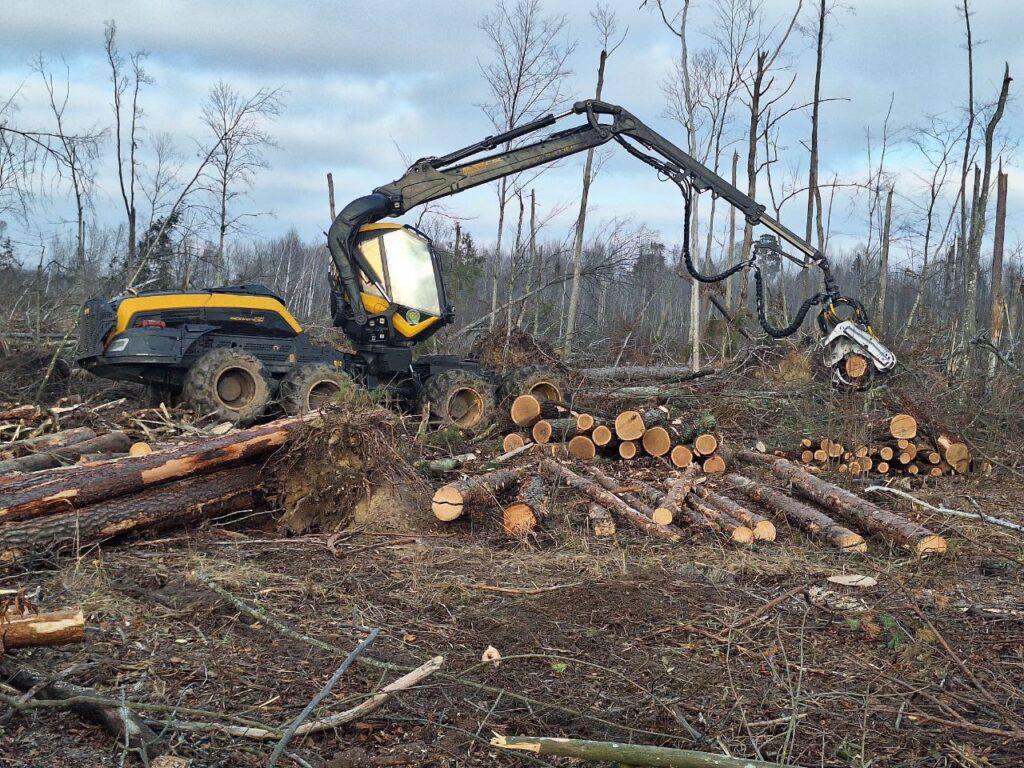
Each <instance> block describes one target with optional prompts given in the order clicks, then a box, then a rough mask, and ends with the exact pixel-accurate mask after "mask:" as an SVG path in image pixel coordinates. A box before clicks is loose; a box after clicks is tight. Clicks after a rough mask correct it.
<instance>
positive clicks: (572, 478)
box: [540, 459, 682, 542]
mask: <svg viewBox="0 0 1024 768" xmlns="http://www.w3.org/2000/svg"><path fill="white" fill-rule="evenodd" d="M540 469H541V472H542V473H543V474H546V475H548V476H549V477H551V478H559V479H561V480H562V481H563V482H565V483H566V485H568V486H570V487H571V488H573V489H574V490H577V491H579V492H580V493H583V494H585V495H586V496H588V497H589V498H590V499H591V501H596V502H597V503H598V504H600V505H601V506H602V507H604V508H605V509H607V510H608V511H609V512H612V513H614V514H617V515H619V516H620V517H621V518H622V519H623V520H625V521H626V522H627V523H629V524H630V525H632V526H634V527H635V528H639V529H640V530H642V531H644V532H646V533H650V534H653V535H655V536H658V537H659V538H662V539H665V540H666V541H672V542H677V541H680V540H681V539H682V536H681V535H680V532H678V531H677V530H676V529H673V528H671V527H669V526H665V525H658V524H657V523H655V522H653V521H652V520H651V519H650V518H648V517H647V516H646V515H644V514H643V513H641V512H638V511H637V510H636V509H634V508H633V507H631V506H630V505H629V504H627V503H626V502H625V501H623V500H622V499H620V498H619V497H618V496H616V495H615V494H614V493H611V492H610V491H607V490H605V489H604V488H602V487H601V486H600V485H598V484H597V483H596V482H594V481H593V480H590V479H589V478H585V477H580V476H579V475H577V474H576V473H575V472H573V471H572V470H571V469H569V468H568V467H564V466H562V465H561V464H559V463H558V462H557V461H552V460H551V459H541V461H540Z"/></svg>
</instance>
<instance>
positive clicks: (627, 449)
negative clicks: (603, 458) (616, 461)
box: [619, 440, 637, 459]
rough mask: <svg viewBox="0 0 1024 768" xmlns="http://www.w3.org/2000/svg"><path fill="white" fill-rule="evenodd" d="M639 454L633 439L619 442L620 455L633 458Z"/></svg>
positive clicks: (624, 457)
mask: <svg viewBox="0 0 1024 768" xmlns="http://www.w3.org/2000/svg"><path fill="white" fill-rule="evenodd" d="M636 454H637V447H636V443H635V442H633V441H632V440H623V441H622V442H621V443H619V456H620V457H621V458H623V459H632V458H634V457H635V456H636Z"/></svg>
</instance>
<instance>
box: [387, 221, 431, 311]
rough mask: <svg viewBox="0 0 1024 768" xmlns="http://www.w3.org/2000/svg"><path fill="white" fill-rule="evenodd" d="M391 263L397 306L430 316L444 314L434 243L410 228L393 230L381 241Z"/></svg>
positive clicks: (390, 279) (389, 275)
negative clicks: (432, 255)
mask: <svg viewBox="0 0 1024 768" xmlns="http://www.w3.org/2000/svg"><path fill="white" fill-rule="evenodd" d="M380 241H381V243H382V244H383V245H384V257H385V259H386V260H387V275H388V283H389V285H388V289H389V290H390V292H391V299H392V301H394V302H395V303H396V304H401V305H403V306H406V307H409V308H410V309H418V310H419V311H420V312H424V313H426V314H430V315H440V314H441V301H440V297H439V296H438V292H437V277H436V275H435V274H434V262H433V260H432V259H431V256H430V243H429V242H428V241H427V240H425V239H424V238H422V237H420V236H419V235H417V234H416V233H415V232H412V231H410V230H408V229H393V230H390V231H389V232H387V233H386V234H385V235H384V236H383V237H381V238H380Z"/></svg>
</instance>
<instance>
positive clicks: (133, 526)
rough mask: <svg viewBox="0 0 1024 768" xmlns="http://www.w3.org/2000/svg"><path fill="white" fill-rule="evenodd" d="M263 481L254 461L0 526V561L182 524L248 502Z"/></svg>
mask: <svg viewBox="0 0 1024 768" xmlns="http://www.w3.org/2000/svg"><path fill="white" fill-rule="evenodd" d="M262 482H263V477H262V473H261V471H260V467H258V466H245V467H236V468H234V469H228V470H223V471H221V472H215V473H213V474H210V475H200V476H198V477H190V478H187V479H185V480H181V481H179V482H176V483H173V484H171V485H161V486H156V487H154V488H148V489H146V490H143V491H141V492H139V493H135V494H132V495H129V496H121V497H118V498H114V499H108V500H106V501H101V502H97V503H96V504H91V505H89V506H87V507H83V508H82V509H78V510H75V511H73V512H64V513H60V514H56V515H47V516H45V517H39V518H35V519H32V520H25V521H22V522H18V523H11V524H8V525H4V526H2V527H0V563H3V562H9V561H14V560H22V559H32V558H34V557H39V556H42V555H44V554H49V553H51V552H59V551H68V550H72V549H74V548H77V547H81V546H84V545H86V544H92V543H95V542H99V541H104V540H105V539H109V538H112V537H114V536H120V535H122V534H125V533H129V532H131V531H137V530H142V529H162V528H170V527H173V526H178V525H187V524H190V523H194V522H197V521H199V520H205V519H209V518H211V517H215V516H217V515H221V514H224V513H226V512H234V511H237V510H240V509H248V508H250V507H252V505H253V503H254V501H255V493H256V491H257V490H258V489H259V488H260V486H261V484H262Z"/></svg>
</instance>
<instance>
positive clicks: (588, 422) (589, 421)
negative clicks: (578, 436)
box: [576, 413, 595, 432]
mask: <svg viewBox="0 0 1024 768" xmlns="http://www.w3.org/2000/svg"><path fill="white" fill-rule="evenodd" d="M594 421H595V419H594V417H593V416H591V415H590V414H589V413H581V414H579V415H578V416H577V417H576V429H578V430H580V431H581V432H589V431H590V430H592V429H593V428H594Z"/></svg>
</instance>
